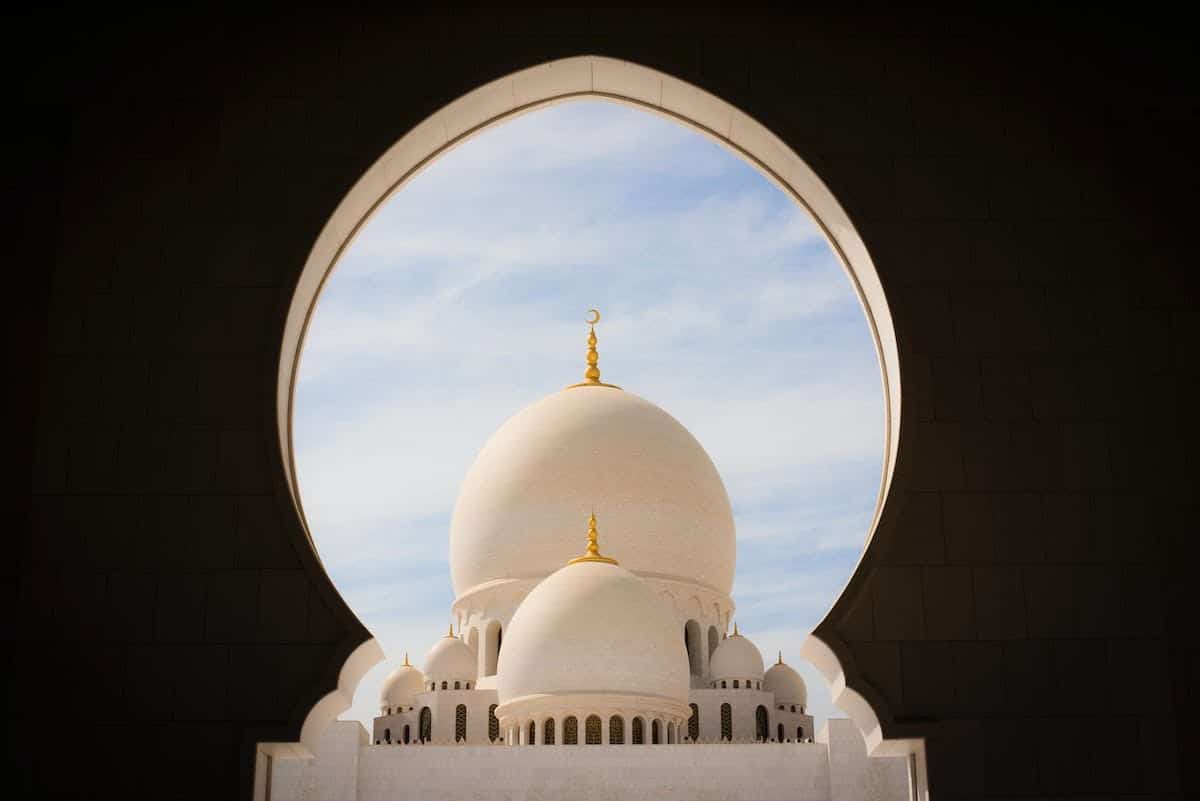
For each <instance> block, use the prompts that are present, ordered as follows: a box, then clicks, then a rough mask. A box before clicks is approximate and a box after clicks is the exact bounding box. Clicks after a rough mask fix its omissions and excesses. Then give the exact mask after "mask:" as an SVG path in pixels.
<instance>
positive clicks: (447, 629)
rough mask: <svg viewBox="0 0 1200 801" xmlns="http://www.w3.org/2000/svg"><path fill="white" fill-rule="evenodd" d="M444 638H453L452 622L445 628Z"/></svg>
mask: <svg viewBox="0 0 1200 801" xmlns="http://www.w3.org/2000/svg"><path fill="white" fill-rule="evenodd" d="M446 636H447V637H453V636H454V623H453V622H451V623H450V625H449V626H448V627H447V628H446Z"/></svg>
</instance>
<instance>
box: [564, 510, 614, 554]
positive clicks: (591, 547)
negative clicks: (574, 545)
mask: <svg viewBox="0 0 1200 801" xmlns="http://www.w3.org/2000/svg"><path fill="white" fill-rule="evenodd" d="M579 562H604V563H605V564H609V565H615V564H616V563H617V560H616V559H612V558H610V557H607V556H601V555H600V535H599V534H597V533H596V513H595V512H592V514H591V516H590V517H589V518H588V544H587V552H585V553H584V555H583V556H576V557H575V558H574V559H571V560H569V561H568V562H567V564H568V565H574V564H578V563H579Z"/></svg>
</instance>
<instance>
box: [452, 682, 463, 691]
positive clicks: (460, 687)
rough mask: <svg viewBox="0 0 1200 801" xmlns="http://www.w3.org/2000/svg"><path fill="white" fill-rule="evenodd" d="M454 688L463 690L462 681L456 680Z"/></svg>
mask: <svg viewBox="0 0 1200 801" xmlns="http://www.w3.org/2000/svg"><path fill="white" fill-rule="evenodd" d="M454 689H456V690H461V689H462V682H458V681H456V682H454Z"/></svg>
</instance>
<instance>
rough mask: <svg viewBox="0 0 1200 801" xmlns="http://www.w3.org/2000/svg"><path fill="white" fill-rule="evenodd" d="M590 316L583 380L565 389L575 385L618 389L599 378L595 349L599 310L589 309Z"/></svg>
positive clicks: (597, 356) (598, 359)
mask: <svg viewBox="0 0 1200 801" xmlns="http://www.w3.org/2000/svg"><path fill="white" fill-rule="evenodd" d="M588 311H590V312H591V313H592V316H591V317H589V318H588V321H587V324H588V338H587V343H588V350H587V369H586V370H584V371H583V381H581V382H580V383H578V384H572V385H571V386H569V387H567V389H573V388H575V387H609V388H610V389H620V387H618V386H616V385H615V384H605V383H604V382H603V381H601V380H600V367H599V366H598V365H599V362H600V352H599V351H598V350H596V341H597V340H596V323H598V322H600V312H599V310H597V309H589V310H588Z"/></svg>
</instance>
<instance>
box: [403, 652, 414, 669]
mask: <svg viewBox="0 0 1200 801" xmlns="http://www.w3.org/2000/svg"><path fill="white" fill-rule="evenodd" d="M401 667H412V665H410V664H408V651H405V652H404V664H403V665H401Z"/></svg>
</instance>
